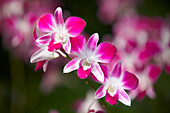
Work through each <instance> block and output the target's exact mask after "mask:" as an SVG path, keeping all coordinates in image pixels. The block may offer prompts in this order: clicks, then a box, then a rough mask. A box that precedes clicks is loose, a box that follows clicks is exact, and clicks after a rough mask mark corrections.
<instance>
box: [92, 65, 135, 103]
mask: <svg viewBox="0 0 170 113" xmlns="http://www.w3.org/2000/svg"><path fill="white" fill-rule="evenodd" d="M102 69H103V72H104V75H105V80H104V82H103V83H102V84H103V85H102V86H100V88H99V89H98V90H97V91H96V94H95V95H96V98H97V99H99V98H102V97H104V96H105V99H106V101H107V102H109V104H111V105H114V104H116V103H117V101H118V100H119V101H120V102H122V103H123V104H125V105H127V106H130V105H131V100H130V98H129V96H128V94H127V93H126V92H125V90H134V89H135V88H136V87H137V86H138V79H137V77H136V76H135V75H134V74H133V73H130V72H128V71H125V72H124V73H123V74H121V70H122V69H121V62H118V63H117V64H116V65H115V67H114V69H113V71H112V72H111V73H109V72H108V69H107V67H105V66H103V67H102Z"/></svg>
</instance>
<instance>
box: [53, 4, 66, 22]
mask: <svg viewBox="0 0 170 113" xmlns="http://www.w3.org/2000/svg"><path fill="white" fill-rule="evenodd" d="M54 18H55V22H56V24H61V25H63V24H64V20H63V13H62V9H61V8H60V7H58V8H57V9H56V10H55V12H54Z"/></svg>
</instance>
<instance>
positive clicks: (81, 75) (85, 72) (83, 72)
mask: <svg viewBox="0 0 170 113" xmlns="http://www.w3.org/2000/svg"><path fill="white" fill-rule="evenodd" d="M90 72H91V69H87V70H83V67H79V68H78V71H77V74H78V77H79V78H81V79H85V78H87V76H88V75H89V74H90Z"/></svg>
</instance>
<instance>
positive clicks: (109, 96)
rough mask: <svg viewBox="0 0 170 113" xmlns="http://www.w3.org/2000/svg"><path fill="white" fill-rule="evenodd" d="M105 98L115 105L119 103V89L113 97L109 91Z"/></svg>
mask: <svg viewBox="0 0 170 113" xmlns="http://www.w3.org/2000/svg"><path fill="white" fill-rule="evenodd" d="M105 99H106V101H107V102H109V104H111V105H115V104H117V101H118V99H119V91H118V90H117V92H116V94H115V95H114V97H112V96H111V95H110V94H109V93H108V92H107V93H106V96H105Z"/></svg>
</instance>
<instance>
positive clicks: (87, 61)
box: [82, 58, 91, 70]
mask: <svg viewBox="0 0 170 113" xmlns="http://www.w3.org/2000/svg"><path fill="white" fill-rule="evenodd" d="M82 66H83V70H87V69H89V68H90V67H91V60H90V59H89V58H85V59H84V60H83V62H82Z"/></svg>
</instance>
